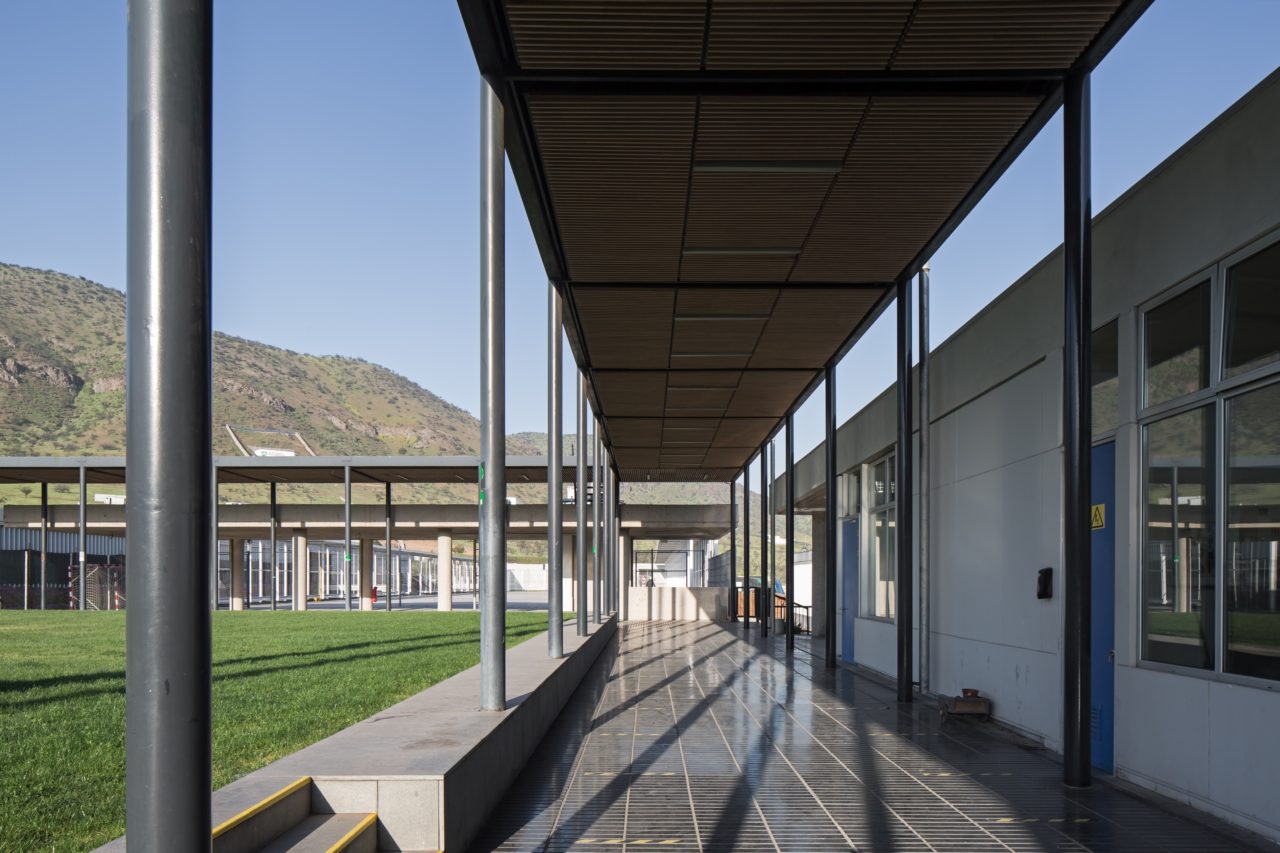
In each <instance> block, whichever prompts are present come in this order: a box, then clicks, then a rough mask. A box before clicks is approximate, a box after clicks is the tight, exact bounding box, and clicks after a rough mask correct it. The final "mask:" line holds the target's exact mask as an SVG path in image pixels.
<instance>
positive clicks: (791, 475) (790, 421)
mask: <svg viewBox="0 0 1280 853" xmlns="http://www.w3.org/2000/svg"><path fill="white" fill-rule="evenodd" d="M786 453H787V573H786V575H785V577H784V578H783V585H784V586H785V587H786V593H787V626H786V627H787V651H793V650H794V649H795V647H796V607H795V605H796V549H795V541H796V422H795V414H794V413H793V412H787V449H786Z"/></svg>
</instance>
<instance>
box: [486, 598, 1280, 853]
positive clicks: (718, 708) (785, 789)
mask: <svg viewBox="0 0 1280 853" xmlns="http://www.w3.org/2000/svg"><path fill="white" fill-rule="evenodd" d="M750 639H751V641H752V642H745V641H744V640H743V639H740V638H739V635H738V634H737V633H736V630H729V629H727V628H725V627H723V626H716V625H708V624H698V623H630V624H627V625H624V626H623V632H622V634H621V639H620V641H619V646H618V649H617V652H616V654H614V655H612V656H609V655H606V656H605V657H602V660H601V662H600V663H599V664H597V668H596V671H595V672H594V673H593V674H592V675H591V676H589V677H588V679H587V681H586V682H585V683H584V685H583V687H582V688H580V689H579V690H578V692H577V693H576V694H575V696H574V698H573V700H572V701H571V702H570V705H569V706H568V707H567V708H566V711H565V713H564V714H562V715H561V718H560V720H559V721H558V722H557V724H556V726H555V727H554V728H553V730H552V732H551V733H550V734H549V735H548V737H547V738H546V739H545V740H544V742H543V745H542V746H541V747H540V749H539V751H538V752H537V753H536V754H535V755H534V757H533V759H531V761H530V762H529V765H528V766H527V767H526V769H525V772H524V773H523V774H522V775H521V777H520V779H519V780H518V781H517V782H516V784H515V786H514V787H513V788H512V790H511V792H510V793H509V794H508V796H507V798H506V800H505V801H504V804H503V806H502V807H501V808H500V810H499V812H498V814H497V815H495V817H494V819H493V821H492V822H491V825H490V827H489V830H488V833H487V834H486V835H485V836H484V837H482V838H480V839H478V841H477V843H476V844H475V845H473V850H478V851H490V850H504V851H506V850H509V851H562V850H574V851H590V850H602V851H604V850H612V851H617V850H641V849H651V848H652V849H661V850H672V851H677V850H679V851H727V850H743V851H762V853H782V851H834V850H851V849H855V850H863V851H885V852H886V853H890V852H891V853H914V851H938V853H944V852H945V853H951V851H957V852H958V851H1097V852H1098V853H1103V851H1115V853H1121V851H1123V853H1132V852H1133V851H1148V850H1150V851H1188V853H1190V851H1195V853H1214V852H1215V851H1247V850H1258V849H1267V848H1256V847H1250V846H1248V845H1247V844H1245V843H1243V842H1241V841H1238V840H1236V839H1234V838H1232V837H1230V836H1228V835H1225V834H1221V833H1219V832H1217V831H1215V830H1213V829H1210V828H1208V827H1206V826H1204V825H1201V824H1199V823H1196V822H1194V821H1193V820H1190V819H1187V818H1186V817H1183V816H1179V815H1175V814H1173V813H1171V812H1169V811H1165V810H1164V809H1162V808H1160V807H1158V806H1157V805H1154V804H1152V803H1149V802H1147V801H1146V800H1145V799H1140V798H1138V797H1135V796H1133V795H1131V794H1128V793H1125V792H1123V791H1121V790H1119V789H1116V788H1113V787H1111V786H1109V785H1106V784H1095V785H1094V786H1093V787H1092V788H1089V789H1086V790H1068V789H1066V788H1064V787H1063V786H1062V784H1061V781H1060V780H1061V773H1062V770H1061V765H1059V764H1057V763H1055V762H1054V761H1053V760H1052V759H1051V758H1050V757H1049V755H1048V754H1046V753H1045V752H1044V751H1043V750H1042V749H1040V748H1038V747H1036V746H1034V745H1033V744H1030V743H1029V742H1026V741H1023V740H1021V739H1018V738H1015V737H1013V736H1011V735H1009V734H1008V733H1006V732H1004V731H1003V730H1000V729H998V728H996V727H993V726H990V725H988V724H982V723H975V722H972V721H966V720H953V721H951V722H948V723H946V724H945V726H944V725H943V724H942V723H941V722H940V721H939V719H938V716H937V713H936V711H934V710H933V707H932V705H929V706H925V705H924V704H922V703H916V704H915V705H914V706H899V705H898V704H897V703H896V702H895V701H894V694H893V691H892V690H891V689H890V688H888V687H885V686H882V685H880V684H878V683H876V682H874V681H872V680H870V679H867V678H864V677H861V676H855V675H853V674H852V673H850V672H848V671H845V670H839V671H836V672H829V671H827V670H825V669H823V668H822V667H821V664H820V663H819V664H818V665H817V666H815V665H814V663H815V661H814V659H813V658H812V657H811V656H810V655H809V654H808V653H807V652H806V651H804V650H797V652H795V653H794V656H793V657H792V658H791V665H790V666H788V663H787V658H786V655H785V652H784V651H783V649H782V648H781V643H780V642H777V641H776V640H775V641H771V642H767V643H766V642H761V641H760V640H759V639H758V638H757V637H756V636H755V632H754V631H752V636H751V638H750Z"/></svg>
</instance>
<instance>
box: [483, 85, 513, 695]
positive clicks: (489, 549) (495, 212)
mask: <svg viewBox="0 0 1280 853" xmlns="http://www.w3.org/2000/svg"><path fill="white" fill-rule="evenodd" d="M504 152H505V144H504V141H503V113H502V102H501V101H500V100H499V99H498V93H497V92H495V91H494V90H493V87H492V86H491V85H490V84H489V81H488V80H485V79H483V78H482V79H481V81H480V282H481V288H480V543H479V547H480V586H481V596H482V599H483V605H482V607H481V612H480V706H481V708H483V709H484V710H486V711H501V710H503V709H504V708H505V707H506V705H507V695H506V690H507V688H506V684H507V673H506V611H507V583H506V572H507V566H506V563H507V520H506V512H507V470H506V463H507V456H506V439H507V430H506V268H505V264H506V257H505V255H506V243H505V240H506V237H505V231H504V228H505V216H506V197H505V192H506V187H505V180H506V160H505V154H504Z"/></svg>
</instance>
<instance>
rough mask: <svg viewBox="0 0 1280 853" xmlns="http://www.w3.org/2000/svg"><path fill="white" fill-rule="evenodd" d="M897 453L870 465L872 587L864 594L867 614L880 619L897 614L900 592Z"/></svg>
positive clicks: (869, 546)
mask: <svg viewBox="0 0 1280 853" xmlns="http://www.w3.org/2000/svg"><path fill="white" fill-rule="evenodd" d="M896 461H897V460H896V457H894V456H886V457H885V458H884V459H881V460H880V461H879V462H877V463H875V464H874V465H872V466H870V470H871V476H870V477H869V481H870V482H869V486H870V489H869V494H868V495H867V505H868V513H867V516H868V521H869V522H870V524H871V536H869V537H867V539H868V542H867V547H868V554H867V556H868V561H867V565H868V566H869V567H870V569H871V571H869V572H867V573H866V576H867V578H868V581H869V586H870V589H868V590H867V591H866V595H864V596H863V599H864V601H865V602H866V605H865V611H866V613H865V615H867V616H875V617H878V618H880V619H892V618H893V617H894V612H895V610H894V605H895V599H896V595H897V589H896V586H897V585H896V584H895V582H894V578H895V575H896V566H895V563H894V558H895V555H896V550H897V549H896V547H895V546H896V543H895V542H894V538H895V534H896V529H895V507H896V499H897V489H896V487H895V484H894V464H895V463H896Z"/></svg>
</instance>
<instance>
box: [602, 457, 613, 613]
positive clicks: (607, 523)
mask: <svg viewBox="0 0 1280 853" xmlns="http://www.w3.org/2000/svg"><path fill="white" fill-rule="evenodd" d="M600 468H601V480H602V481H603V483H604V491H603V492H601V499H602V500H603V502H604V503H603V505H602V506H601V508H600V511H601V513H602V514H603V515H604V527H603V530H604V538H603V540H602V541H603V544H604V549H603V553H602V554H601V557H602V559H601V560H600V565H601V569H600V594H601V596H602V597H603V604H602V606H601V609H600V618H601V619H602V620H603V619H605V618H607V617H608V615H609V612H610V611H612V610H613V460H612V459H611V458H610V456H609V451H608V450H605V451H604V456H603V457H602V458H601V465H600Z"/></svg>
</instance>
